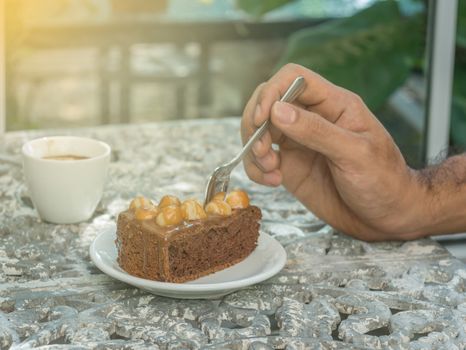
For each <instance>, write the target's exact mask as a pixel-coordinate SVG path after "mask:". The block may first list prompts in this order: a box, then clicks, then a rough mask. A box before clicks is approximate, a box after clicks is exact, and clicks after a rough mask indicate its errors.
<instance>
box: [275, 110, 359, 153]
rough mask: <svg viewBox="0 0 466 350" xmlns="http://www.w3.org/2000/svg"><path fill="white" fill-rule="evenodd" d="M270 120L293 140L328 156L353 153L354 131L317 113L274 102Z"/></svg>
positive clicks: (355, 141)
mask: <svg viewBox="0 0 466 350" xmlns="http://www.w3.org/2000/svg"><path fill="white" fill-rule="evenodd" d="M272 123H273V125H275V127H276V128H277V129H279V130H280V131H281V132H283V133H284V134H285V135H286V136H287V137H289V138H290V139H292V140H293V141H295V142H297V143H299V144H301V145H303V146H305V147H308V148H310V149H312V150H315V151H317V152H319V153H322V154H324V155H325V156H327V157H329V158H345V157H348V156H351V154H352V153H351V152H353V153H354V147H355V146H356V143H357V142H358V138H357V136H356V134H354V133H353V132H351V131H349V130H346V129H342V128H340V127H339V126H337V125H335V124H333V123H331V122H329V121H328V120H326V119H325V118H322V117H321V116H320V115H319V114H317V113H314V112H310V111H307V110H304V109H301V108H297V107H296V106H293V105H291V104H289V103H285V102H279V101H277V102H275V103H274V105H273V107H272Z"/></svg>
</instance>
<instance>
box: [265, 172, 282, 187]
mask: <svg viewBox="0 0 466 350" xmlns="http://www.w3.org/2000/svg"><path fill="white" fill-rule="evenodd" d="M263 179H264V182H265V183H266V184H267V185H269V186H278V185H280V182H281V176H280V174H279V173H277V172H276V171H273V172H270V173H266V174H264V177H263Z"/></svg>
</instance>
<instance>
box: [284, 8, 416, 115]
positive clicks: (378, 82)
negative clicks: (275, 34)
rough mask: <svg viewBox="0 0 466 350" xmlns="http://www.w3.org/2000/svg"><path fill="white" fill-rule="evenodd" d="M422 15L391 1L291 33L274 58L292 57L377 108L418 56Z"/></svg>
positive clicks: (406, 74) (401, 79) (285, 60)
mask: <svg viewBox="0 0 466 350" xmlns="http://www.w3.org/2000/svg"><path fill="white" fill-rule="evenodd" d="M421 21H422V19H421V17H420V16H410V17H405V16H402V15H401V13H400V11H399V8H398V4H397V3H396V2H395V1H381V2H376V3H375V4H374V5H372V6H371V7H369V8H367V9H365V10H363V11H360V12H359V13H357V14H356V15H354V16H352V17H348V18H343V19H338V20H333V21H331V22H327V23H324V24H322V25H320V26H317V27H313V28H307V29H304V30H301V31H299V32H297V33H295V34H293V35H292V36H291V38H290V40H289V43H288V47H287V50H286V52H285V54H284V56H283V58H282V60H281V62H280V63H279V65H280V66H281V65H283V64H284V63H286V62H294V63H298V64H301V65H303V66H306V67H308V68H310V69H312V70H314V71H316V72H318V73H319V74H321V75H323V76H324V77H325V78H327V79H329V80H330V81H332V82H334V83H335V84H338V85H341V86H343V87H345V88H347V89H349V90H351V91H354V92H356V93H357V94H359V95H360V96H361V97H362V98H363V99H364V101H365V102H366V103H367V105H368V106H369V108H371V109H378V108H380V107H381V106H382V105H383V104H384V102H385V101H386V100H387V98H388V97H389V96H390V95H391V94H392V93H393V92H394V91H395V90H396V89H397V88H398V87H400V86H401V85H402V84H403V83H404V81H405V80H406V78H407V76H408V74H409V72H410V71H411V69H412V67H413V65H414V64H415V62H416V61H417V60H418V58H419V57H420V56H421V55H422V45H421V44H422V40H423V37H424V33H423V31H422V28H423V26H422V22H421Z"/></svg>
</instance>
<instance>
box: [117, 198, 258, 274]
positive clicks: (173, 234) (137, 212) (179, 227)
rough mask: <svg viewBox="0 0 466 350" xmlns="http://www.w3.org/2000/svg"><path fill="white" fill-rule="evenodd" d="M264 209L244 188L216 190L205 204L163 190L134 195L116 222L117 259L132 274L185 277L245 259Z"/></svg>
mask: <svg viewBox="0 0 466 350" xmlns="http://www.w3.org/2000/svg"><path fill="white" fill-rule="evenodd" d="M260 219H261V212H260V209H259V208H258V207H256V206H253V205H249V197H248V195H247V194H246V192H244V191H240V190H236V191H232V192H230V193H228V194H227V195H225V194H224V193H219V194H217V195H216V196H215V197H214V199H213V200H212V201H211V202H210V203H208V204H207V205H206V207H205V208H203V207H202V205H201V204H200V203H199V202H198V201H197V200H194V199H188V200H186V201H184V202H181V201H180V200H179V199H178V198H176V197H174V196H164V197H162V199H161V200H160V202H159V204H158V205H156V204H154V203H153V202H152V201H150V200H148V199H147V198H143V197H137V198H135V199H134V200H133V201H132V202H131V204H130V207H129V208H128V210H126V211H124V212H122V213H120V215H119V216H118V222H117V239H116V245H117V248H118V264H119V265H120V267H121V268H122V269H123V270H125V271H126V272H128V273H129V274H131V275H134V276H138V277H142V278H146V279H151V280H156V281H164V282H177V283H179V282H186V281H190V280H194V279H197V278H199V277H201V276H205V275H208V274H210V273H213V272H216V271H219V270H223V269H225V268H227V267H229V266H231V265H234V264H236V263H238V262H240V261H241V260H243V259H245V258H246V257H247V256H248V255H249V254H251V253H252V251H253V250H254V249H255V247H256V245H257V239H258V237H259V226H260V225H259V221H260Z"/></svg>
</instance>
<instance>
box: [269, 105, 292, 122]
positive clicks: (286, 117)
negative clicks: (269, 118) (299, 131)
mask: <svg viewBox="0 0 466 350" xmlns="http://www.w3.org/2000/svg"><path fill="white" fill-rule="evenodd" d="M273 109H274V114H275V116H276V118H277V120H278V121H279V122H280V123H283V124H292V123H294V122H295V121H296V111H295V110H294V109H293V108H292V107H290V105H288V104H287V103H283V102H279V101H277V102H275V103H274V105H273Z"/></svg>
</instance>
